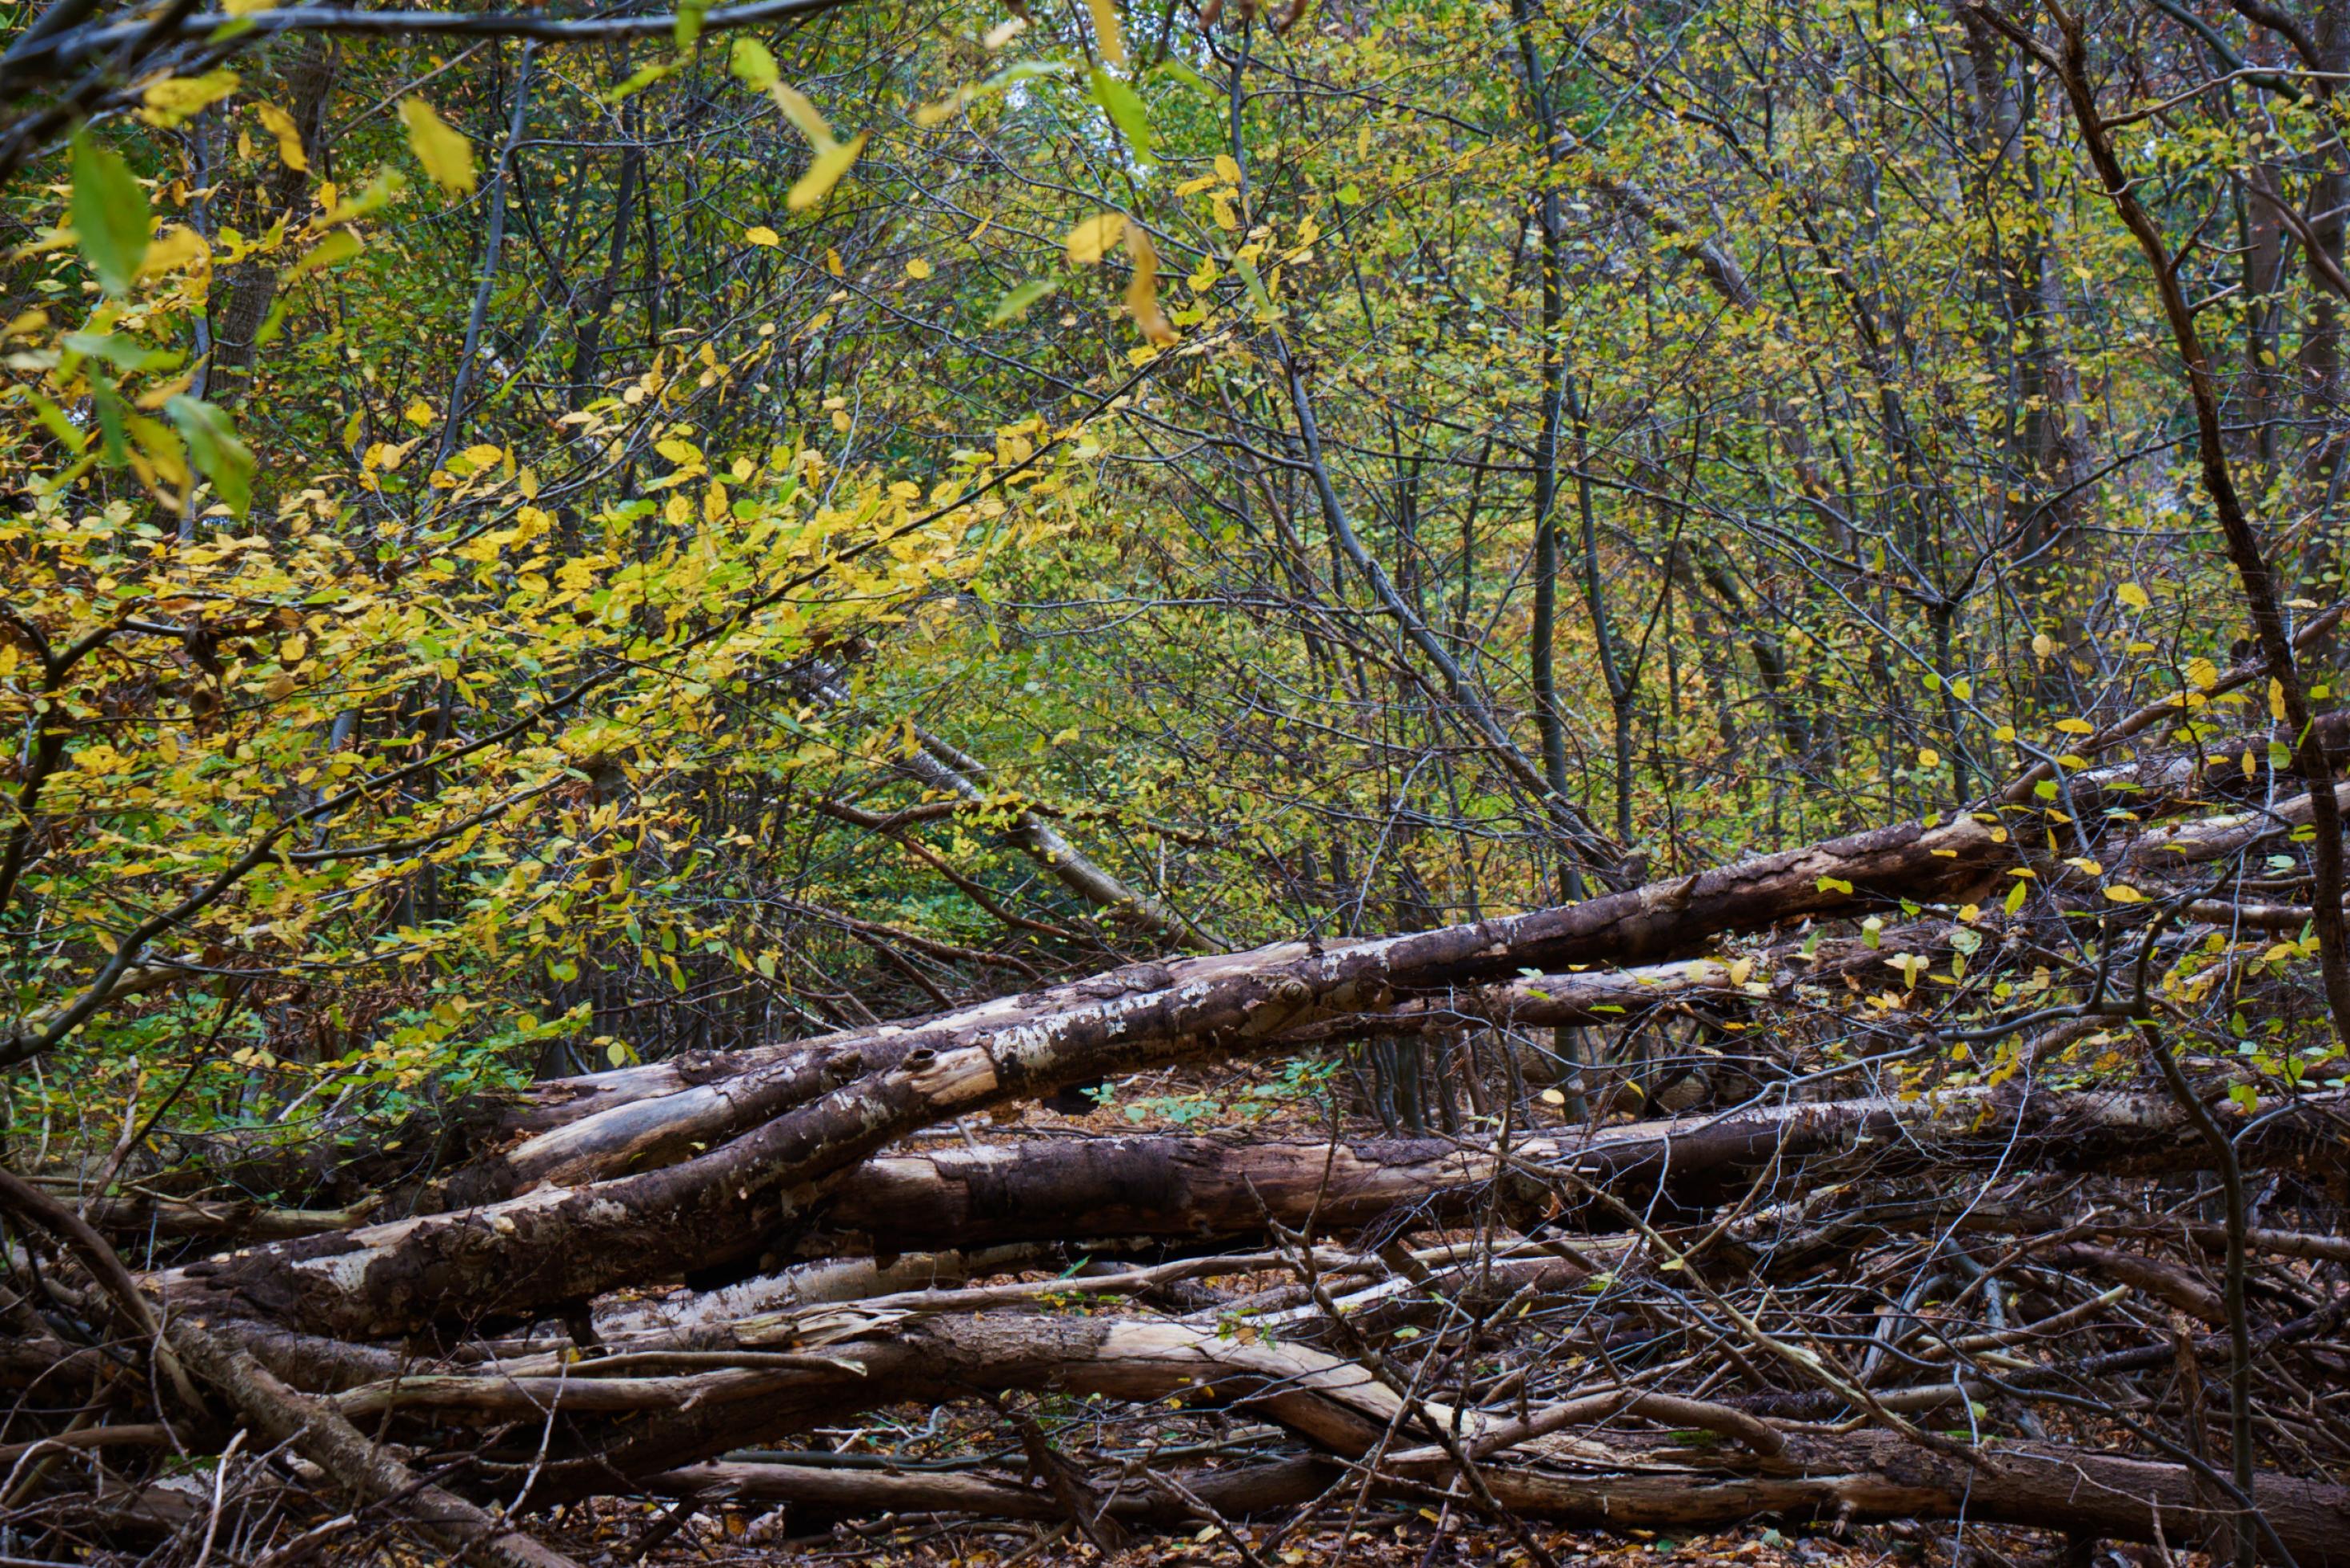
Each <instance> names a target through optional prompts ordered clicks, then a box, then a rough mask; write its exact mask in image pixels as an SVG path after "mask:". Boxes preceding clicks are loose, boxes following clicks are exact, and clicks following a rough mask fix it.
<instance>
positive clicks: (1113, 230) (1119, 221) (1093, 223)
mask: <svg viewBox="0 0 2350 1568" xmlns="http://www.w3.org/2000/svg"><path fill="white" fill-rule="evenodd" d="M1120 242H1123V243H1124V244H1125V245H1126V254H1127V255H1128V258H1129V259H1130V260H1131V261H1132V262H1133V263H1134V276H1133V277H1132V279H1130V280H1129V281H1128V284H1127V286H1126V309H1127V314H1128V315H1129V316H1131V317H1134V324H1135V325H1136V326H1137V327H1140V328H1141V329H1142V335H1143V337H1147V338H1149V340H1150V341H1151V342H1152V343H1154V344H1156V345H1159V347H1161V348H1163V347H1165V346H1166V345H1168V344H1170V343H1172V342H1174V341H1175V324H1174V323H1173V322H1171V321H1170V320H1168V319H1167V312H1166V311H1165V310H1163V309H1161V308H1160V307H1159V251H1158V247H1156V246H1154V245H1153V244H1151V243H1150V234H1149V231H1148V230H1146V229H1145V228H1144V227H1143V226H1142V225H1141V224H1140V223H1132V222H1129V221H1128V218H1127V215H1126V214H1125V213H1095V214H1094V215H1093V216H1092V217H1090V218H1087V219H1086V220H1085V221H1084V222H1083V223H1079V224H1078V225H1077V226H1076V228H1073V229H1071V230H1070V231H1069V237H1068V239H1067V240H1066V242H1064V243H1065V244H1066V247H1067V250H1068V256H1069V265H1072V266H1094V265H1098V264H1099V263H1100V261H1101V259H1102V257H1103V256H1105V255H1107V254H1109V248H1110V246H1112V245H1114V244H1119V243H1120Z"/></svg>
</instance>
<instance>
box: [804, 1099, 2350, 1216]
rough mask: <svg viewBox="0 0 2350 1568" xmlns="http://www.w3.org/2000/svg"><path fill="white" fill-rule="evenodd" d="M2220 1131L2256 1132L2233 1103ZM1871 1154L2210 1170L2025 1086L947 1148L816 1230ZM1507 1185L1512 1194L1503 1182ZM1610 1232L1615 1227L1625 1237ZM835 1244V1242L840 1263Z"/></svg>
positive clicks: (2335, 1158)
mask: <svg viewBox="0 0 2350 1568" xmlns="http://www.w3.org/2000/svg"><path fill="white" fill-rule="evenodd" d="M2218 1114H2220V1116H2223V1117H2225V1118H2228V1119H2230V1120H2233V1121H2236V1122H2238V1123H2242V1122H2244V1121H2246V1120H2248V1119H2249V1118H2247V1117H2246V1116H2244V1114H2243V1113H2242V1111H2241V1108H2240V1107H2238V1106H2235V1105H2234V1103H2233V1102H2225V1103H2223V1105H2222V1106H2221V1107H2220V1111H2219V1113H2218ZM2345 1128H2350V1094H2345V1093H2344V1092H2341V1091H2335V1092H2331V1093H2326V1094H2321V1095H2314V1096H2308V1097H2307V1098H2305V1099H2303V1100H2301V1101H2298V1102H2296V1103H2294V1104H2293V1105H2291V1106H2282V1107H2277V1108H2275V1109H2274V1110H2272V1112H2270V1113H2269V1114H2268V1115H2267V1116H2264V1117H2262V1118H2261V1119H2259V1120H2258V1121H2257V1124H2256V1125H2255V1126H2254V1127H2252V1130H2251V1136H2250V1137H2247V1138H2246V1139H2245V1140H2244V1142H2243V1144H2242V1145H2241V1146H2240V1147H2239V1150H2238V1154H2239V1158H2241V1159H2243V1160H2244V1161H2245V1163H2247V1164H2248V1165H2251V1164H2272V1165H2287V1164H2294V1163H2311V1164H2316V1163H2321V1162H2322V1163H2324V1164H2325V1165H2329V1166H2332V1167H2335V1168H2338V1167H2339V1166H2340V1164H2341V1162H2342V1160H2343V1158H2344V1155H2345V1147H2350V1146H2345V1144H2344V1142H2343V1141H2342V1135H2343V1133H2344V1131H2345ZM1856 1151H1866V1152H1867V1153H1868V1154H1869V1155H1870V1157H1871V1158H1872V1159H1873V1160H1875V1161H1881V1162H1884V1165H1885V1168H1888V1169H1890V1168H1898V1167H1900V1166H1904V1165H1906V1166H1908V1167H1910V1168H1922V1167H1924V1166H1928V1165H1940V1166H1951V1165H1960V1166H1963V1165H1968V1164H1974V1163H1984V1162H1989V1161H1992V1160H1997V1159H2002V1158H2004V1159H2006V1160H2009V1161H2011V1162H2017V1163H2022V1164H2024V1165H2033V1164H2037V1165H2042V1166H2051V1167H2055V1168H2068V1169H2088V1170H2100V1171H2105V1172H2108V1173H2115V1174H2122V1173H2133V1172H2145V1171H2155V1170H2170V1169H2182V1168H2202V1167H2203V1166H2204V1165H2205V1164H2206V1163H2208V1161H2209V1159H2210V1152H2209V1147H2208V1146H2207V1145H2206V1144H2205V1143H2204V1142H2203V1141H2202V1139H2201V1137H2199V1134H2198V1132H2197V1131H2196V1129H2195V1127H2194V1126H2193V1124H2192V1123H2190V1122H2189V1120H2188V1119H2187V1117H2186V1116H2185V1115H2184V1114H2183V1113H2182V1112H2180V1111H2179V1109H2178V1105H2177V1103H2176V1102H2174V1101H2173V1100H2171V1099H2170V1098H2169V1097H2168V1096H2166V1095H2151V1094H2137V1093H2130V1092H2114V1091H2098V1090H2074V1091H2068V1092H2065V1093H2062V1094H2050V1093H2040V1094H2027V1093H2025V1092H2023V1090H2022V1088H2021V1086H2020V1085H2006V1086H2003V1087H2002V1088H1998V1089H1989V1090H1970V1091H1962V1092H1956V1093H1950V1094H1946V1095H1941V1096H1934V1097H1933V1098H1930V1099H1918V1100H1900V1099H1896V1098H1892V1097H1883V1098H1867V1099H1856V1100H1834V1101H1827V1102H1823V1103H1820V1104H1816V1105H1793V1106H1769V1107H1758V1108H1754V1109H1750V1110H1744V1111H1737V1112H1731V1113H1729V1114H1726V1115H1722V1116H1689V1117H1676V1118H1667V1119H1663V1120H1659V1121H1652V1122H1638V1123H1633V1124H1630V1125H1628V1126H1624V1127H1607V1128H1602V1129H1597V1130H1596V1131H1593V1132H1591V1133H1588V1134H1582V1135H1578V1134H1572V1133H1569V1134H1555V1133H1554V1134H1544V1135H1541V1136H1536V1137H1520V1138H1516V1139H1513V1141H1512V1142H1511V1144H1510V1146H1509V1148H1508V1152H1507V1156H1506V1158H1503V1156H1501V1155H1500V1154H1498V1153H1497V1152H1496V1151H1494V1150H1492V1149H1490V1148H1486V1147H1480V1146H1478V1145H1476V1144H1471V1143H1463V1142H1461V1141H1459V1140H1451V1139H1440V1138H1416V1139H1389V1140H1377V1141H1366V1142H1351V1143H1331V1142H1327V1141H1321V1142H1313V1143H1303V1142H1240V1141H1235V1140H1232V1139H1229V1138H1216V1137H1117V1138H1086V1139H1067V1140H1053V1141H1048V1142H1042V1143H1032V1144H1014V1145H1003V1146H987V1145H983V1146H981V1147H976V1148H973V1147H962V1146H949V1147H940V1148H935V1149H928V1150H923V1151H920V1152H906V1153H892V1154H887V1155H881V1156H877V1157H876V1158H872V1159H869V1160H867V1161H866V1162H865V1163H864V1164H863V1165H861V1166H859V1167H858V1168H857V1169H856V1170H854V1171H852V1172H850V1173H849V1174H848V1175H847V1177H845V1178H844V1179H842V1180H841V1181H840V1183H839V1184H838V1185H837V1187H836V1188H835V1189H834V1190H833V1194H832V1197H831V1199H829V1200H828V1201H827V1203H826V1204H825V1205H824V1207H823V1208H822V1210H820V1212H819V1214H818V1220H819V1222H820V1223H821V1224H823V1225H824V1227H825V1228H826V1230H827V1232H830V1233H833V1234H834V1235H835V1236H837V1233H838V1232H843V1231H845V1232H847V1233H849V1234H850V1235H851V1236H854V1237H856V1238H858V1239H859V1240H861V1241H864V1242H865V1243H866V1244H867V1245H869V1246H871V1247H872V1248H874V1249H876V1250H877V1251H881V1252H883V1253H891V1252H896V1251H912V1250H914V1249H917V1248H926V1247H937V1246H993V1245H1001V1244H1003V1243H1007V1242H1015V1241H1054V1240H1070V1239H1076V1238H1083V1237H1113V1236H1159V1237H1169V1238H1185V1239H1197V1240H1203V1241H1204V1240H1209V1239H1212V1238H1230V1237H1235V1236H1243V1235H1256V1234H1262V1233H1263V1229H1264V1223H1265V1221H1266V1220H1268V1219H1271V1220H1276V1221H1278V1222H1280V1223H1281V1224H1283V1225H1285V1226H1290V1227H1296V1226H1299V1225H1302V1224H1304V1223H1305V1221H1306V1220H1308V1219H1309V1218H1311V1219H1312V1220H1314V1221H1315V1224H1316V1225H1317V1227H1318V1228H1319V1229H1320V1231H1321V1232H1322V1233H1324V1234H1332V1233H1345V1232H1350V1231H1356V1230H1358V1229H1360V1228H1362V1227H1363V1226H1366V1225H1368V1224H1372V1223H1375V1222H1377V1221H1379V1220H1392V1219H1395V1218H1396V1217H1397V1216H1398V1215H1399V1214H1402V1213H1407V1212H1410V1211H1415V1210H1416V1211H1418V1212H1419V1217H1420V1218H1421V1220H1423V1222H1430V1223H1433V1222H1439V1221H1442V1220H1451V1219H1457V1218H1459V1217H1460V1216H1461V1215H1463V1214H1465V1213H1467V1212H1469V1211H1470V1210H1471V1208H1472V1207H1474V1206H1476V1205H1480V1204H1482V1203H1484V1202H1487V1201H1489V1200H1492V1201H1496V1202H1498V1203H1499V1205H1500V1207H1501V1209H1502V1210H1503V1212H1504V1213H1507V1214H1514V1215H1516V1216H1517V1217H1518V1218H1519V1219H1521V1220H1525V1219H1531V1218H1533V1217H1534V1216H1535V1215H1538V1214H1541V1213H1543V1212H1544V1211H1545V1209H1546V1206H1548V1205H1549V1204H1550V1202H1551V1199H1553V1197H1554V1193H1553V1191H1552V1189H1550V1188H1549V1187H1548V1186H1546V1185H1545V1184H1544V1183H1543V1182H1542V1181H1541V1180H1540V1179H1539V1176H1540V1173H1541V1172H1543V1171H1544V1170H1555V1171H1558V1172H1561V1173H1565V1172H1572V1173H1574V1174H1575V1175H1576V1176H1579V1177H1581V1178H1582V1179H1585V1180H1586V1181H1590V1182H1593V1183H1596V1184H1604V1185H1606V1186H1607V1187H1608V1188H1609V1189H1611V1190H1613V1191H1614V1192H1615V1193H1616V1194H1617V1197H1619V1198H1620V1199H1623V1200H1624V1201H1626V1202H1628V1203H1631V1204H1634V1205H1635V1206H1638V1205H1641V1204H1643V1203H1645V1202H1647V1201H1648V1199H1649V1198H1651V1197H1652V1196H1656V1195H1659V1193H1660V1192H1661V1193H1662V1194H1663V1195H1665V1196H1668V1197H1669V1198H1671V1199H1676V1200H1678V1201H1679V1203H1681V1204H1682V1205H1685V1206H1687V1207H1690V1208H1695V1209H1704V1208H1708V1207H1710V1206H1711V1204H1713V1203H1715V1202H1718V1201H1721V1200H1722V1199H1726V1198H1728V1197H1731V1196H1735V1192H1736V1190H1737V1189H1741V1188H1742V1187H1743V1186H1744V1184H1745V1183H1746V1182H1747V1181H1748V1180H1749V1179H1752V1176H1753V1175H1754V1174H1755V1173H1756V1172H1757V1171H1759V1170H1761V1169H1763V1168H1764V1167H1765V1166H1767V1165H1769V1164H1770V1163H1771V1162H1772V1161H1773V1160H1777V1161H1781V1162H1783V1163H1784V1164H1785V1165H1786V1167H1787V1170H1786V1175H1787V1176H1788V1177H1790V1178H1793V1177H1794V1176H1795V1175H1796V1174H1797V1166H1798V1163H1799V1162H1803V1161H1807V1160H1815V1159H1818V1158H1824V1157H1834V1156H1840V1155H1847V1154H1851V1153H1854V1152H1856ZM1497 1180H1498V1181H1499V1182H1500V1183H1501V1186H1500V1188H1499V1189H1496V1187H1495V1183H1496V1182H1497ZM1604 1228H1609V1229H1612V1228H1613V1227H1612V1226H1607V1227H1604ZM829 1244H830V1242H829V1241H828V1242H827V1245H829Z"/></svg>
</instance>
